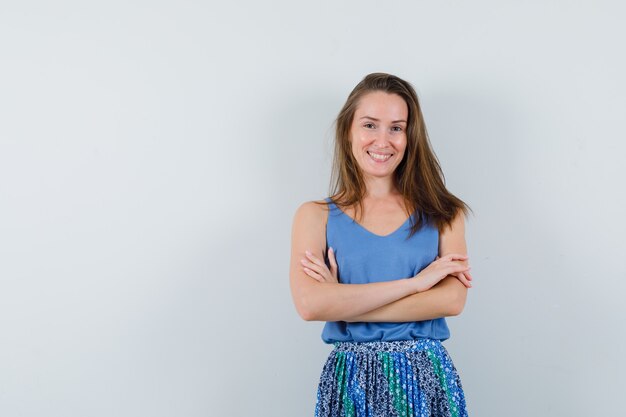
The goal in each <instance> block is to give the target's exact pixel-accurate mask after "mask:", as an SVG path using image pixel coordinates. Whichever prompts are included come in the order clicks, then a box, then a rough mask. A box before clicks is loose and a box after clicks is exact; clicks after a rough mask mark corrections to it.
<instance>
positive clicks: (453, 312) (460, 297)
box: [448, 284, 467, 316]
mask: <svg viewBox="0 0 626 417" xmlns="http://www.w3.org/2000/svg"><path fill="white" fill-rule="evenodd" d="M461 285H462V284H461ZM451 293H452V294H451V299H450V301H449V303H448V306H449V310H448V315H450V316H458V315H460V314H461V313H462V312H463V309H464V308H465V301H466V300H467V288H465V286H463V287H462V288H459V289H456V290H455V291H451Z"/></svg>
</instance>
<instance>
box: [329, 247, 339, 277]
mask: <svg viewBox="0 0 626 417" xmlns="http://www.w3.org/2000/svg"><path fill="white" fill-rule="evenodd" d="M328 262H329V263H330V271H331V272H333V273H334V272H335V271H337V260H336V259H335V251H334V250H333V248H328Z"/></svg>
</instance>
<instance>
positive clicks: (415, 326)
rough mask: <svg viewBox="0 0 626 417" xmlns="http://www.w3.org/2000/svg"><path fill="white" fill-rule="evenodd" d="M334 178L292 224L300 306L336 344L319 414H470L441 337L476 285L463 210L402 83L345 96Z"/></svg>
mask: <svg viewBox="0 0 626 417" xmlns="http://www.w3.org/2000/svg"><path fill="white" fill-rule="evenodd" d="M331 181H332V183H333V189H332V192H331V193H330V194H331V197H328V198H326V199H325V200H324V201H310V202H306V203H304V204H302V205H301V206H300V207H299V208H298V210H297V211H296V214H295V216H294V220H293V229H292V247H291V264H290V285H291V292H292V296H293V300H294V303H295V306H296V309H297V311H298V313H299V314H300V316H301V317H302V318H303V319H304V320H320V321H326V324H325V327H324V330H323V332H322V339H323V340H324V342H326V343H329V344H333V345H334V348H333V350H332V352H331V353H330V355H329V356H328V359H327V360H326V363H325V364H324V366H323V369H322V374H321V377H320V381H319V385H318V390H317V402H316V406H315V416H316V417H331V416H332V417H339V416H359V417H360V416H363V417H386V416H406V417H412V416H430V417H435V416H446V417H447V416H467V411H466V407H465V396H464V393H463V389H462V386H461V381H460V378H459V375H458V373H457V370H456V368H455V366H454V364H453V363H452V360H451V359H450V357H449V355H448V352H447V351H446V349H445V348H444V346H443V345H442V344H441V342H442V341H443V340H446V339H447V338H449V336H450V333H449V331H448V327H447V325H446V321H445V317H446V316H454V315H458V314H460V313H461V311H462V310H463V308H464V305H465V299H466V295H467V288H469V287H471V281H472V276H471V274H470V272H469V270H470V268H469V265H468V256H467V249H466V244H465V237H464V233H465V232H464V216H466V215H467V213H468V210H469V207H468V206H467V205H466V204H465V203H464V202H463V201H461V200H460V199H458V198H457V197H455V196H454V195H452V194H451V193H450V192H448V190H446V187H445V184H444V178H443V174H442V172H441V168H440V166H439V163H438V162H437V158H436V156H435V154H434V153H433V151H432V149H431V146H430V144H429V140H428V136H427V133H426V127H425V124H424V120H423V117H422V113H421V110H420V105H419V102H418V99H417V95H416V93H415V90H414V89H413V87H412V86H411V85H410V84H409V83H407V82H406V81H404V80H402V79H400V78H398V77H395V76H393V75H389V74H382V73H375V74H370V75H368V76H366V77H365V78H364V79H363V80H362V81H361V82H360V83H359V84H358V85H357V86H356V87H355V88H354V90H353V91H352V92H351V93H350V96H349V97H348V100H347V101H346V103H345V105H344V106H343V108H342V109H341V111H340V113H339V116H338V117H337V120H336V143H335V155H334V166H333V177H332V179H331Z"/></svg>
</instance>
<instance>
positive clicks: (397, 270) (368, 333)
mask: <svg viewBox="0 0 626 417" xmlns="http://www.w3.org/2000/svg"><path fill="white" fill-rule="evenodd" d="M326 202H327V203H328V207H329V208H330V211H329V213H328V223H327V225H326V242H327V246H331V247H332V248H333V250H334V252H335V258H336V259H337V267H338V269H339V282H341V283H344V284H366V283H370V282H380V281H393V280H397V279H401V278H410V277H413V276H415V275H417V274H418V273H419V272H420V271H421V270H422V269H424V268H425V267H427V266H428V265H429V264H430V263H431V262H432V261H434V260H435V258H436V256H437V254H438V252H439V248H438V247H439V231H438V230H437V227H436V226H435V225H433V224H432V223H430V222H427V221H424V222H423V224H422V226H421V228H420V230H419V231H418V232H417V233H416V234H414V235H413V236H412V237H411V238H410V239H408V240H407V239H406V238H407V237H408V235H409V231H410V227H411V224H410V218H409V219H407V220H406V221H405V222H404V224H403V225H402V226H400V228H398V229H397V230H396V231H394V232H393V233H391V234H389V235H386V236H379V235H376V234H374V233H372V232H370V231H368V230H366V229H365V228H363V227H362V226H361V225H360V224H358V223H357V222H355V221H354V220H353V219H352V218H351V217H350V216H348V215H347V214H345V213H344V212H343V211H342V210H341V209H339V207H337V206H336V205H335V204H334V203H333V202H332V200H331V199H330V197H328V198H326ZM414 216H415V213H414V214H413V216H412V217H413V218H415V217H414ZM327 249H328V248H327ZM421 337H428V338H432V339H439V340H446V339H448V338H449V337H450V331H449V330H448V325H447V324H446V320H445V318H443V317H442V318H438V319H434V320H424V321H415V322H403V323H368V322H354V323H348V322H344V321H329V322H326V324H325V325H324V330H323V331H322V340H323V341H324V342H326V343H334V342H346V341H352V342H368V341H374V340H411V339H417V338H421Z"/></svg>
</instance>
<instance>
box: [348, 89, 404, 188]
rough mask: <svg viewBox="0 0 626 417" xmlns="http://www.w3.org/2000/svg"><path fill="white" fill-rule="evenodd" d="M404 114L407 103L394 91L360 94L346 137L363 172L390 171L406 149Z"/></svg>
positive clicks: (382, 174)
mask: <svg viewBox="0 0 626 417" xmlns="http://www.w3.org/2000/svg"><path fill="white" fill-rule="evenodd" d="M408 117H409V109H408V106H407V104H406V102H405V101H404V99H403V98H402V97H400V96H399V95H397V94H389V93H386V92H384V91H373V92H371V93H367V94H366V95H364V96H363V97H361V100H360V101H359V104H358V105H357V108H356V111H355V112H354V118H353V119H352V126H351V127H350V141H351V143H352V154H353V155H354V157H355V159H356V161H357V163H358V164H359V167H360V168H361V171H362V172H363V175H365V176H373V177H385V176H390V175H392V174H393V172H394V170H395V169H396V167H397V166H398V165H399V164H400V162H401V161H402V157H403V156H404V150H405V149H406V143H407V137H406V127H407V120H408Z"/></svg>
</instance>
